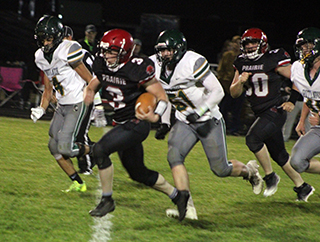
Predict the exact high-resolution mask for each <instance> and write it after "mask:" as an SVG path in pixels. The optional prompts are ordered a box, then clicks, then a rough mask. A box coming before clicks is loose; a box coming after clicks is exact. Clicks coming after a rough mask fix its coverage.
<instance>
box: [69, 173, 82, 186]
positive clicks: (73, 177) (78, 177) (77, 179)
mask: <svg viewBox="0 0 320 242" xmlns="http://www.w3.org/2000/svg"><path fill="white" fill-rule="evenodd" d="M69 177H70V179H71V180H72V181H77V182H78V183H79V184H82V183H83V181H82V179H81V177H80V176H79V174H78V173H77V172H76V173H74V174H72V175H71V176H69Z"/></svg>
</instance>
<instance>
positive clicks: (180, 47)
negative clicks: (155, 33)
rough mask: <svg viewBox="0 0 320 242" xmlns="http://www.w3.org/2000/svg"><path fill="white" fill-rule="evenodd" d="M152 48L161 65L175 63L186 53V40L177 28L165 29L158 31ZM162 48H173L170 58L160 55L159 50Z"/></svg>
mask: <svg viewBox="0 0 320 242" xmlns="http://www.w3.org/2000/svg"><path fill="white" fill-rule="evenodd" d="M154 49H155V53H156V55H157V59H158V61H159V62H160V63H162V65H167V64H168V65H175V64H176V63H178V62H179V61H180V59H181V58H182V57H183V55H184V54H185V53H186V51H187V41H186V39H185V37H184V36H183V34H182V33H181V32H179V31H178V30H165V31H163V32H161V33H160V35H159V37H158V40H157V43H156V45H155V47H154ZM164 49H168V50H173V55H172V58H171V60H170V59H168V58H165V59H164V58H163V57H162V55H161V50H164Z"/></svg>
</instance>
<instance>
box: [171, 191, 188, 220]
mask: <svg viewBox="0 0 320 242" xmlns="http://www.w3.org/2000/svg"><path fill="white" fill-rule="evenodd" d="M189 197H190V193H189V191H185V190H184V191H179V190H178V195H177V196H176V197H175V198H174V199H172V201H173V203H174V204H176V205H177V207H178V211H179V221H182V220H183V219H184V218H185V216H186V213H187V204H188V200H189Z"/></svg>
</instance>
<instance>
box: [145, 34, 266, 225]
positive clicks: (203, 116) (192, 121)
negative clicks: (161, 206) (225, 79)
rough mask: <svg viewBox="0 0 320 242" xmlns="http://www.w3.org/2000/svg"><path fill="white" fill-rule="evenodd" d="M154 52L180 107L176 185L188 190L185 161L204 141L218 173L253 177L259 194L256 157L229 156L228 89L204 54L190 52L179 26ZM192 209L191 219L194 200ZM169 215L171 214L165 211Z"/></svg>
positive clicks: (174, 144) (173, 146)
mask: <svg viewBox="0 0 320 242" xmlns="http://www.w3.org/2000/svg"><path fill="white" fill-rule="evenodd" d="M155 52H156V54H155V55H153V56H151V57H150V58H151V59H152V60H153V61H154V63H155V64H156V73H157V78H159V80H160V82H161V84H162V86H163V88H164V90H165V91H166V93H167V95H168V97H169V100H170V103H171V104H172V105H173V106H174V108H175V110H176V111H175V117H176V119H177V120H176V122H175V124H174V125H173V126H172V128H171V130H170V133H169V138H168V155H167V159H168V162H169V165H170V167H171V171H172V176H173V179H174V182H175V185H176V187H177V189H179V190H187V191H190V184H189V177H188V173H187V170H186V167H185V165H184V162H185V158H186V156H187V155H188V153H189V152H190V150H191V149H192V148H193V147H194V146H195V145H196V143H197V142H198V141H200V142H201V144H202V146H203V149H204V151H205V153H206V156H207V159H208V162H209V165H210V168H211V170H212V172H213V173H214V174H215V175H217V176H218V177H228V176H232V177H243V178H244V179H246V180H249V181H250V183H251V184H252V187H253V191H254V193H256V194H259V193H260V192H261V190H262V185H263V180H262V178H261V176H260V174H259V172H258V169H257V168H258V165H257V162H256V161H250V162H249V163H248V164H247V165H245V164H243V163H242V162H240V161H237V160H228V158H227V146H226V135H225V123H224V120H223V117H222V114H221V113H220V111H219V107H218V104H219V102H220V101H221V99H222V98H223V96H224V92H223V88H222V86H221V84H220V82H219V81H218V79H217V78H216V77H215V75H214V74H213V73H212V72H211V71H210V68H209V63H208V62H207V60H206V58H205V57H203V56H202V55H200V54H198V53H196V52H194V51H188V50H187V41H186V39H185V37H184V35H183V34H182V33H181V32H180V31H178V30H165V31H163V32H161V33H160V35H159V37H158V39H157V42H156V45H155ZM168 112H169V111H168ZM164 117H165V116H164ZM162 122H165V120H163V121H162ZM165 123H168V121H166V122H165ZM182 141H183V142H182ZM188 211H189V212H190V214H188V216H187V217H188V218H191V219H196V218H197V215H196V210H195V208H194V206H193V202H192V201H190V202H189V205H188V208H187V213H188ZM169 212H173V211H169ZM167 215H169V216H170V215H171V214H168V211H167ZM173 215H174V214H173Z"/></svg>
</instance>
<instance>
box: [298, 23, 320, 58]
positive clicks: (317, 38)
mask: <svg viewBox="0 0 320 242" xmlns="http://www.w3.org/2000/svg"><path fill="white" fill-rule="evenodd" d="M306 43H309V44H312V45H313V47H312V48H311V50H310V52H308V53H307V54H305V53H303V49H302V47H301V46H302V45H304V44H306ZM294 48H295V54H296V57H297V58H298V59H300V60H301V62H302V63H308V64H312V63H313V61H314V59H315V58H316V57H318V56H319V55H320V29H318V28H314V27H309V28H305V29H303V30H301V31H300V32H299V33H298V35H297V40H296V43H295V45H294Z"/></svg>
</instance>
